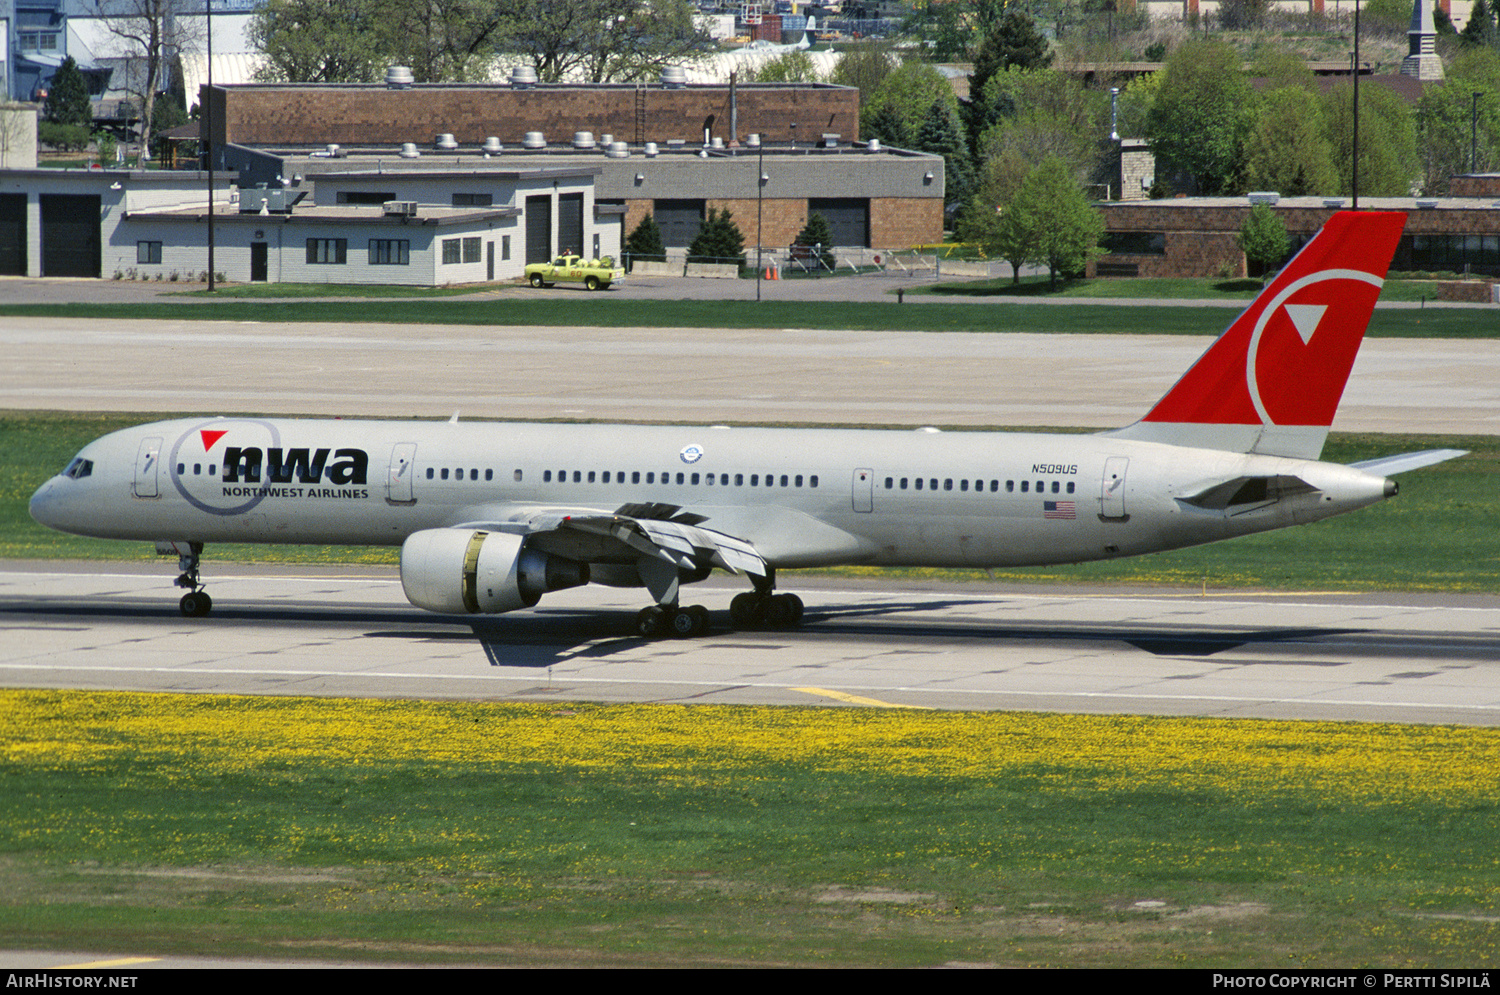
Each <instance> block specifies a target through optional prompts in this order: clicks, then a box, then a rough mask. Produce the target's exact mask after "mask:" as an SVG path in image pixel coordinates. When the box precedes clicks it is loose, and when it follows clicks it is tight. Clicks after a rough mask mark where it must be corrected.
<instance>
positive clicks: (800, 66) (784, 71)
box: [745, 51, 822, 83]
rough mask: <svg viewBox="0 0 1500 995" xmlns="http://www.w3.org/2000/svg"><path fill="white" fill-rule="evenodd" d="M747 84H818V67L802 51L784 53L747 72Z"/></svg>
mask: <svg viewBox="0 0 1500 995" xmlns="http://www.w3.org/2000/svg"><path fill="white" fill-rule="evenodd" d="M745 75H746V82H749V83H819V82H822V81H821V80H820V79H819V78H818V67H817V66H815V65H814V64H813V60H812V57H811V56H809V55H808V54H807V53H806V52H803V51H792V52H784V53H782V54H781V55H778V56H776V57H775V58H774V59H768V60H766V61H765V62H763V63H761V64H760V65H759V66H757V67H756V68H755V69H753V70H751V71H749V72H747V73H746V74H745Z"/></svg>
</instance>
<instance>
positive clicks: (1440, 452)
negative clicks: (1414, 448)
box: [1349, 449, 1469, 477]
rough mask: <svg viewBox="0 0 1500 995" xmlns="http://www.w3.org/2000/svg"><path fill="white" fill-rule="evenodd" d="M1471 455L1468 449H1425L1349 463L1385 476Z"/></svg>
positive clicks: (1358, 468) (1357, 467)
mask: <svg viewBox="0 0 1500 995" xmlns="http://www.w3.org/2000/svg"><path fill="white" fill-rule="evenodd" d="M1467 455H1469V451H1468V450H1467V449H1424V450H1422V451H1421V452H1419V453H1402V454H1400V455H1399V456H1382V457H1380V459H1367V460H1361V461H1360V462H1358V463H1350V464H1349V465H1350V466H1352V467H1354V468H1355V469H1356V470H1363V471H1365V472H1366V473H1378V474H1380V475H1381V476H1383V477H1389V476H1390V475H1391V474H1393V473H1406V472H1407V471H1408V470H1420V469H1422V467H1424V466H1432V465H1433V464H1435V463H1445V462H1447V461H1448V460H1451V459H1458V458H1459V457H1460V456H1467Z"/></svg>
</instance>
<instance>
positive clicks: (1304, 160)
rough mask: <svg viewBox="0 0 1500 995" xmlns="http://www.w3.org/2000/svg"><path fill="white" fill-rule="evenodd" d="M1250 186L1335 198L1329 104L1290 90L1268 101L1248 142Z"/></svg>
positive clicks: (1297, 88) (1299, 90) (1274, 93)
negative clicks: (1326, 115)
mask: <svg viewBox="0 0 1500 995" xmlns="http://www.w3.org/2000/svg"><path fill="white" fill-rule="evenodd" d="M1245 185H1246V186H1247V187H1248V188H1249V189H1251V190H1275V191H1278V192H1279V193H1282V194H1284V195H1286V196H1288V197H1297V196H1302V195H1322V196H1329V195H1332V194H1333V193H1334V192H1336V191H1337V190H1338V188H1339V177H1338V171H1337V170H1335V169H1334V166H1333V147H1332V146H1331V145H1329V143H1328V127H1327V124H1326V123H1325V121H1324V119H1323V104H1322V101H1320V100H1319V99H1318V98H1317V97H1316V96H1314V95H1313V93H1312V92H1310V91H1308V90H1304V89H1302V88H1301V87H1300V86H1286V87H1282V88H1280V89H1277V90H1272V91H1271V92H1269V93H1267V94H1266V95H1265V96H1264V97H1263V98H1262V100H1261V107H1260V114H1259V116H1258V117H1257V118H1256V122H1255V127H1254V129H1253V130H1252V131H1251V132H1250V136H1249V137H1248V138H1247V139H1246V140H1245Z"/></svg>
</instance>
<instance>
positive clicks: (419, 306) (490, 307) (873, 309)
mask: <svg viewBox="0 0 1500 995" xmlns="http://www.w3.org/2000/svg"><path fill="white" fill-rule="evenodd" d="M1241 306H1242V305H1239V304H1235V303H1226V304H1225V306H1224V307H1161V306H1141V307H1131V308H1128V309H1122V308H1120V307H1118V306H1114V305H1109V304H1090V303H1079V304H1030V303H1021V302H1014V301H1005V300H1000V299H997V300H996V301H995V303H994V304H993V305H988V304H974V303H966V304H949V303H946V302H939V303H924V304H916V303H906V304H898V303H895V302H883V303H874V304H858V305H851V304H849V303H848V302H845V301H777V300H767V301H761V302H759V303H757V302H755V301H728V302H726V301H663V300H626V299H624V298H618V297H610V296H608V295H607V294H594V295H585V294H583V293H579V294H576V295H568V297H567V298H566V299H562V298H560V297H545V298H534V299H533V298H516V297H506V298H503V299H494V300H481V301H473V300H442V301H435V300H431V299H415V300H413V299H399V298H398V299H389V300H386V299H375V300H368V301H364V300H355V301H325V300H315V299H309V300H300V299H299V300H290V301H288V300H236V299H227V300H206V299H200V298H182V299H180V300H178V301H172V302H163V301H156V302H150V303H139V304H131V303H120V304H4V305H0V314H5V315H21V316H30V317H59V318H99V319H101V320H110V321H114V320H119V319H124V318H142V319H148V320H172V321H180V320H182V319H183V317H184V316H185V315H188V314H195V316H196V317H200V318H204V319H208V320H217V321H260V322H266V323H270V324H274V323H278V322H298V321H312V322H335V323H339V324H349V323H351V322H384V323H392V324H402V323H412V322H427V323H431V324H451V325H544V326H549V327H568V326H574V325H601V326H608V327H618V328H642V327H668V328H701V329H715V328H829V329H848V330H860V331H924V332H996V333H1003V332H1074V333H1080V334H1088V335H1118V334H1141V333H1151V334H1158V335H1216V334H1218V333H1219V332H1221V331H1223V330H1224V329H1225V328H1226V327H1228V325H1229V322H1230V321H1232V320H1233V319H1234V316H1235V315H1236V314H1238V313H1239V310H1240V307H1241ZM1367 334H1368V335H1370V336H1371V337H1376V338H1379V337H1397V338H1494V337H1496V336H1497V335H1500V313H1497V312H1495V311H1493V310H1475V309H1451V308H1450V309H1440V308H1429V309H1426V310H1420V309H1414V310H1399V311H1392V310H1377V311H1376V312H1375V315H1374V317H1373V318H1371V320H1370V327H1369V331H1368V332H1367Z"/></svg>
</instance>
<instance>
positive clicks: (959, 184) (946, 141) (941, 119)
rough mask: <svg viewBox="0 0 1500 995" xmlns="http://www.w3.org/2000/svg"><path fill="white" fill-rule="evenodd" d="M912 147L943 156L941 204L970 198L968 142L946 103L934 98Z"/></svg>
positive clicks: (970, 182) (970, 176)
mask: <svg viewBox="0 0 1500 995" xmlns="http://www.w3.org/2000/svg"><path fill="white" fill-rule="evenodd" d="M912 146H913V147H914V148H915V149H916V150H917V151H919V152H931V153H933V154H935V155H940V156H942V157H943V175H944V178H945V186H944V188H943V203H944V204H962V203H964V202H966V201H967V200H968V199H969V193H970V190H971V189H972V188H973V185H974V183H973V171H972V170H971V169H970V168H969V145H968V143H967V142H966V141H964V136H963V133H962V132H961V131H959V128H958V120H957V118H956V117H955V116H954V113H953V110H952V109H951V108H950V107H949V106H948V104H946V103H944V102H943V101H941V100H935V101H933V103H932V106H931V107H929V108H928V109H927V116H926V117H925V118H924V119H923V120H922V130H921V131H918V132H917V138H916V141H915V142H913V143H912Z"/></svg>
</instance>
